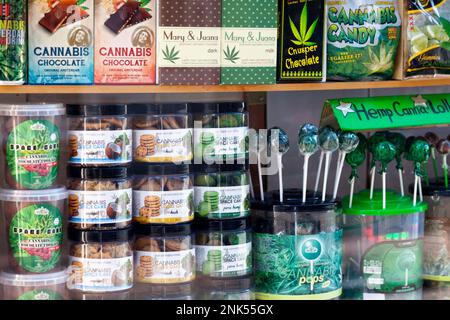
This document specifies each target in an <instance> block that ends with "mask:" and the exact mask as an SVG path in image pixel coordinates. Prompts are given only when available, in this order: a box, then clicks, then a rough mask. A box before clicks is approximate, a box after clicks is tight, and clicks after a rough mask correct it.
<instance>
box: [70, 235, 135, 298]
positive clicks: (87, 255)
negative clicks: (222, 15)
mask: <svg viewBox="0 0 450 320" xmlns="http://www.w3.org/2000/svg"><path fill="white" fill-rule="evenodd" d="M132 238H133V230H132V229H131V228H127V229H121V230H106V231H105V230H103V231H80V230H76V229H73V228H69V241H70V251H69V271H70V276H69V280H68V281H67V288H68V289H69V292H70V297H71V299H75V300H78V299H90V298H91V299H96V296H95V295H96V294H99V293H117V292H129V290H130V289H131V288H132V286H133V251H132V243H131V242H132ZM86 294H93V295H94V296H89V295H88V296H86ZM97 298H98V296H97Z"/></svg>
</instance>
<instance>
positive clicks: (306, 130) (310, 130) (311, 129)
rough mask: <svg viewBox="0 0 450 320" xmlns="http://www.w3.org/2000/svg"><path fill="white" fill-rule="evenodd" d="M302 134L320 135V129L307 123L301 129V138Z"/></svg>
mask: <svg viewBox="0 0 450 320" xmlns="http://www.w3.org/2000/svg"><path fill="white" fill-rule="evenodd" d="M302 134H319V128H317V127H316V126H315V125H313V124H311V123H306V124H304V125H303V126H302V127H301V128H300V130H299V132H298V135H299V136H301V135H302Z"/></svg>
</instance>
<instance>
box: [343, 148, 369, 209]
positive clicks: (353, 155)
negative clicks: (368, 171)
mask: <svg viewBox="0 0 450 320" xmlns="http://www.w3.org/2000/svg"><path fill="white" fill-rule="evenodd" d="M364 160H366V150H365V149H361V148H359V147H358V148H356V149H355V150H353V151H352V152H350V153H349V154H347V156H346V157H345V162H347V164H348V165H349V166H350V167H351V168H352V173H351V174H350V178H349V182H350V200H349V208H351V207H352V205H353V193H354V190H355V180H356V178H358V167H359V166H360V165H361V164H363V162H364Z"/></svg>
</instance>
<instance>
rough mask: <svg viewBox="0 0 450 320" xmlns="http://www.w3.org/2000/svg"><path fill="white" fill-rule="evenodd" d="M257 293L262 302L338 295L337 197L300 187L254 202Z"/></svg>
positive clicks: (339, 223) (339, 231) (339, 216)
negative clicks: (324, 197)
mask: <svg viewBox="0 0 450 320" xmlns="http://www.w3.org/2000/svg"><path fill="white" fill-rule="evenodd" d="M252 216H253V231H254V234H253V241H254V250H255V252H254V260H255V261H254V264H255V291H256V293H255V295H256V299H260V300H329V299H335V298H338V297H339V296H340V295H341V294H342V234H343V231H342V214H341V213H340V211H339V210H338V203H337V202H336V201H324V202H322V200H321V198H320V197H319V196H318V195H314V193H309V192H308V193H307V199H306V202H305V203H303V201H302V192H301V191H300V190H285V192H284V202H283V203H280V201H279V192H278V191H277V192H273V193H269V194H267V195H266V197H265V202H255V203H253V204H252Z"/></svg>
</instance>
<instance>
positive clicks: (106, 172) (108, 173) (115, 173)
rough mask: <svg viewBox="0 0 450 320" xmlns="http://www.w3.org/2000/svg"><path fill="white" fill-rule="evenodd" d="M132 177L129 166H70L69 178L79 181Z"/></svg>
mask: <svg viewBox="0 0 450 320" xmlns="http://www.w3.org/2000/svg"><path fill="white" fill-rule="evenodd" d="M130 175H131V168H130V167H129V166H123V167H87V168H83V167H77V166H68V167H67V176H68V177H69V178H79V179H126V178H128V177H129V176H130Z"/></svg>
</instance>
